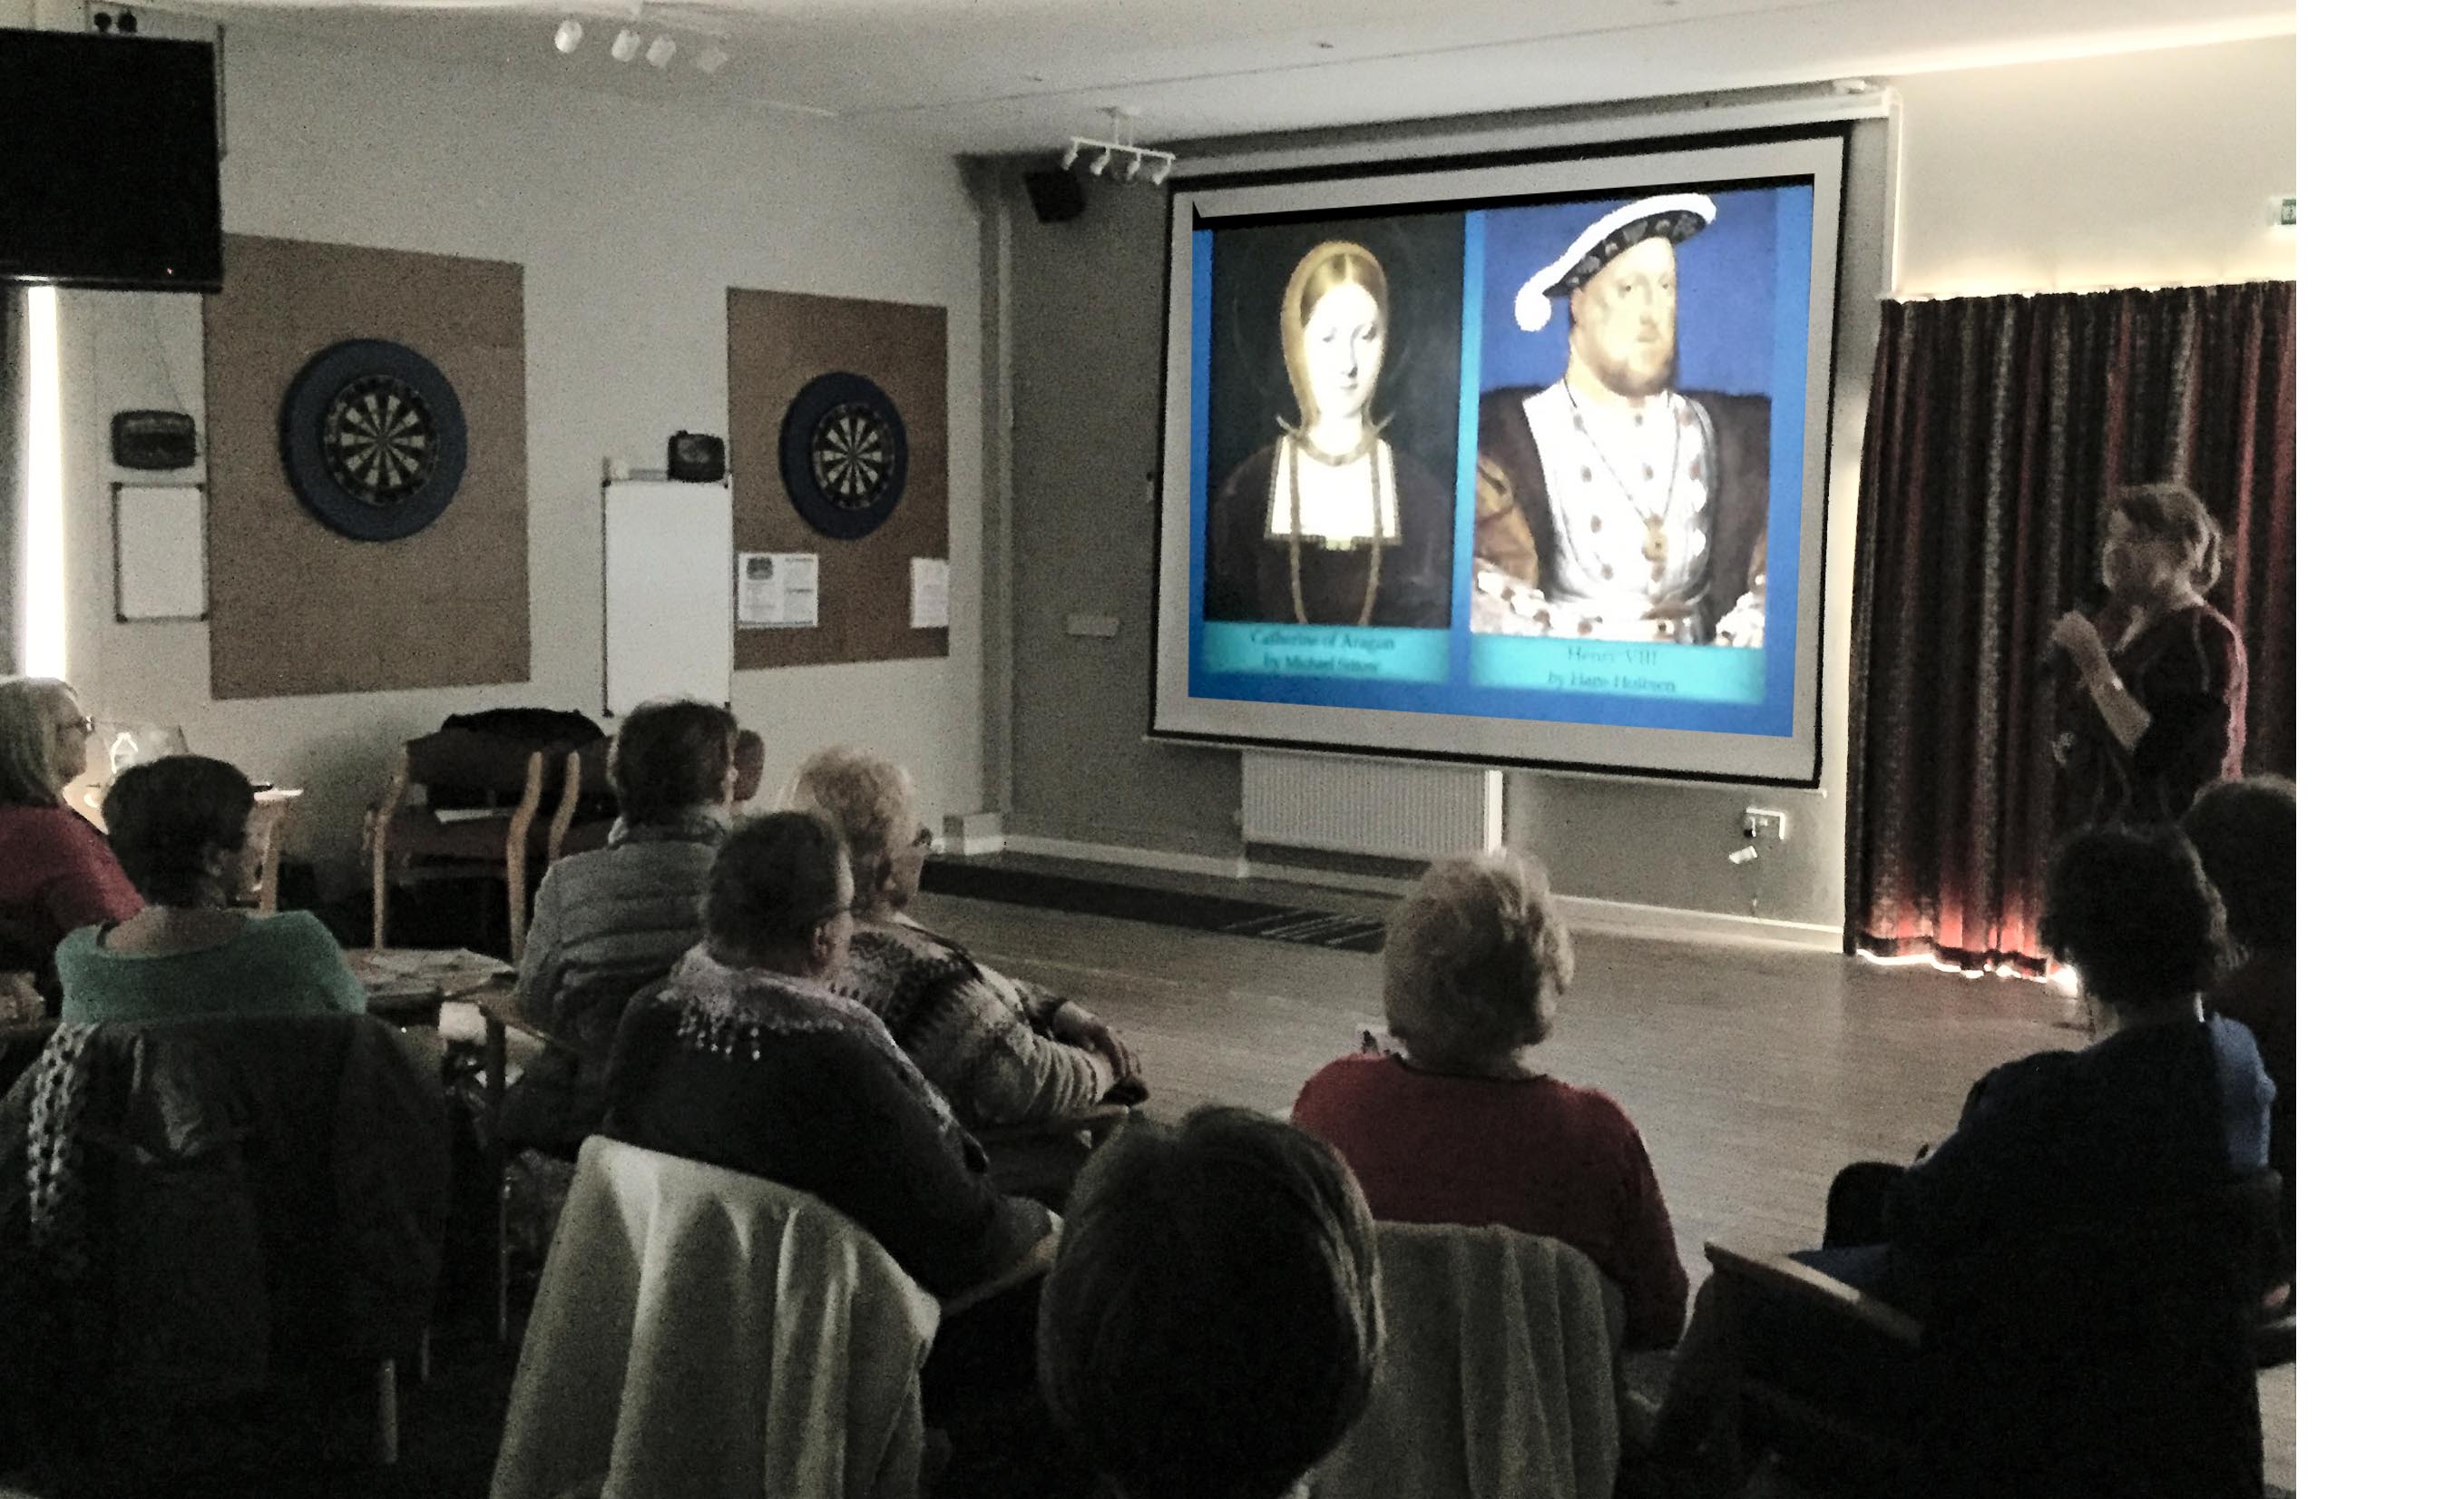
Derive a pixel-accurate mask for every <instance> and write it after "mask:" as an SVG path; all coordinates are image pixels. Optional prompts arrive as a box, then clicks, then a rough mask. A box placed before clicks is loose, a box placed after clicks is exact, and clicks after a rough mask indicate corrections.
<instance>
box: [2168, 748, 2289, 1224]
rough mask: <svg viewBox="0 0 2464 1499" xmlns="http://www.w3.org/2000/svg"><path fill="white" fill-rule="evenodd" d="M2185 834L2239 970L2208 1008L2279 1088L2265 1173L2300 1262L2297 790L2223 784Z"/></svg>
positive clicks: (2269, 779) (2266, 779) (2268, 781)
mask: <svg viewBox="0 0 2464 1499" xmlns="http://www.w3.org/2000/svg"><path fill="white" fill-rule="evenodd" d="M2182 832H2183V834H2184V835H2185V836H2187V837H2188V838H2189V840H2190V843H2191V845H2192V846H2193V847H2195V848H2196V849H2198V850H2199V862H2200V864H2201V865H2202V866H2204V867H2205V868H2206V870H2207V872H2208V882H2209V883H2210V884H2211V885H2213V886H2215V888H2216V893H2217V895H2218V896H2220V897H2222V899H2223V900H2224V903H2225V929H2226V930H2227V931H2228V932H2229V933H2231V934H2232V936H2233V946H2234V947H2235V948H2236V949H2237V950H2238V951H2237V953H2236V956H2237V957H2238V958H2239V959H2240V962H2239V963H2238V965H2237V966H2235V967H2234V968H2233V971H2232V972H2231V973H2228V974H2226V975H2225V976H2224V977H2223V978H2222V979H2220V980H2218V981H2216V986H2215V987H2214V988H2212V989H2211V990H2209V991H2208V1008H2209V1009H2211V1010H2212V1011H2214V1012H2215V1013H2216V1014H2218V1015H2222V1016H2224V1017H2226V1018H2227V1019H2229V1020H2236V1021H2239V1022H2241V1023H2242V1024H2243V1025H2247V1026H2249V1027H2250V1030H2251V1034H2252V1035H2254V1036H2255V1037H2256V1038H2257V1039H2258V1055H2259V1059H2260V1060H2261V1061H2262V1062H2264V1063H2266V1064H2267V1075H2268V1077H2269V1078H2270V1079H2272V1080H2273V1081H2274V1082H2275V1084H2276V1108H2275V1111H2274V1112H2273V1113H2272V1114H2271V1115H2270V1117H2269V1121H2268V1141H2267V1157H2268V1164H2270V1165H2272V1166H2274V1167H2275V1168H2276V1174H2277V1176H2278V1177H2280V1178H2282V1179H2283V1181H2284V1198H2283V1213H2282V1217H2281V1220H2280V1221H2281V1223H2282V1224H2283V1231H2284V1245H2283V1247H2284V1253H2285V1263H2286V1266H2287V1268H2288V1269H2289V1268H2290V1266H2291V1264H2292V1255H2293V1156H2294V1151H2293V924H2294V923H2293V783H2292V782H2290V781H2286V780H2284V779H2282V778H2281V777H2277V776H2253V777H2251V778H2250V779H2249V780H2247V781H2219V782H2217V783H2215V784H2214V785H2211V786H2210V787H2209V788H2208V789H2207V790H2206V791H2205V792H2203V793H2201V795H2200V797H2199V799H2198V800H2197V801H2195V802H2193V803H2191V804H2190V810H2189V812H2188V813H2187V814H2185V815H2184V817H2183V818H2182Z"/></svg>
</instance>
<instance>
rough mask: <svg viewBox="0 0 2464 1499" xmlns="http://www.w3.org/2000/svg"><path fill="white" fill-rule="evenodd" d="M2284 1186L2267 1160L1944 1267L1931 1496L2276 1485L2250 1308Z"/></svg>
mask: <svg viewBox="0 0 2464 1499" xmlns="http://www.w3.org/2000/svg"><path fill="white" fill-rule="evenodd" d="M2276 1201H2277V1179H2276V1176H2275V1173H2273V1172H2261V1173H2258V1174H2256V1175H2255V1176H2253V1177H2249V1178H2244V1179H2237V1180H2234V1181H2232V1182H2229V1183H2226V1184H2224V1185H2222V1186H2219V1187H2217V1188H2214V1189H2212V1190H2211V1191H2209V1192H2206V1193H2203V1194H2199V1195H2196V1196H2191V1197H2187V1198H2183V1199H2180V1200H2178V1201H2170V1202H2163V1203H2135V1204H2134V1203H2124V1204H2117V1205H2116V1206H2115V1208H2114V1209H2113V1210H2112V1211H2110V1212H2107V1213H2104V1214H2101V1215H2099V1216H2097V1217H2094V1218H2091V1219H2088V1220H2084V1221H2079V1222H2075V1223H2067V1224H2062V1225H2058V1226H2050V1227H2046V1226H2040V1227H2039V1228H2038V1230H2037V1231H2036V1232H2035V1234H2034V1235H2033V1236H2032V1237H2031V1238H2030V1239H2028V1240H2027V1241H2026V1242H2024V1243H2003V1244H1998V1245H1991V1246H1990V1247H1989V1248H1987V1249H1986V1250H1984V1251H1982V1252H1979V1253H1975V1254H1973V1255H1969V1256H1966V1257H1963V1260H1962V1262H1961V1263H1960V1264H1959V1265H1957V1266H1955V1267H1950V1268H1947V1271H1946V1272H1945V1273H1944V1274H1942V1275H1940V1276H1939V1277H1937V1279H1936V1281H1935V1285H1934V1290H1933V1302H1932V1305H1931V1307H1930V1308H1929V1309H1928V1311H1927V1312H1926V1316H1925V1337H1924V1357H1923V1360H1922V1363H1923V1366H1924V1368H1925V1387H1926V1388H1925V1400H1924V1402H1923V1403H1924V1409H1925V1411H1926V1418H1925V1429H1924V1430H1923V1431H1922V1432H1921V1433H1920V1436H1919V1443H1918V1445H1919V1450H1920V1453H1921V1457H1920V1460H1919V1463H1918V1464H1917V1469H1918V1471H1917V1472H1916V1473H1914V1474H1913V1475H1912V1484H1911V1488H1912V1490H1913V1491H1922V1492H1929V1493H1954V1492H1955V1493H1963V1494H1976V1495H1981V1496H1997V1499H1998V1496H2019V1495H2027V1496H2035V1495H2042V1496H2045V1499H2053V1496H2057V1495H2075V1494H2090V1493H2093V1494H2098V1495H2104V1496H2116V1499H2129V1496H2141V1495H2144V1496H2146V1499H2158V1496H2161V1495H2180V1494H2199V1495H2203V1496H2206V1495H2213V1496H2219V1499H2223V1496H2248V1499H2257V1496H2258V1495H2260V1494H2261V1493H2262V1492H2263V1491H2264V1488H2265V1484H2264V1477H2263V1474H2264V1455H2263V1450H2262V1446H2261V1433H2260V1428H2259V1414H2258V1387H2257V1373H2256V1366H2255V1362H2254V1359H2253V1355H2252V1349H2251V1341H2250V1320H2249V1319H2250V1313H2251V1309H2252V1307H2253V1306H2254V1305H2255V1303H2256V1300H2257V1298H2258V1296H2259V1294H2260V1292H2261V1290H2263V1289H2264V1284H2265V1283H2264V1276H2265V1272H2266V1269H2267V1245H2268V1244H2269V1241H2270V1239H2271V1237H2272V1234H2273V1228H2274V1223H2275V1217H2276Z"/></svg>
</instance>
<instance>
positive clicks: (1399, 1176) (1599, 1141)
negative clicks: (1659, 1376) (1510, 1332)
mask: <svg viewBox="0 0 2464 1499" xmlns="http://www.w3.org/2000/svg"><path fill="white" fill-rule="evenodd" d="M1292 1122H1293V1123H1294V1124H1297V1125H1299V1126H1301V1127H1302V1128H1303V1129H1306V1130H1308V1131H1309V1133H1310V1134H1312V1135H1317V1136H1318V1137H1319V1138H1320V1139H1323V1140H1325V1141H1326V1142H1327V1143H1328V1144H1330V1145H1332V1146H1333V1147H1334V1148H1335V1150H1336V1151H1338V1152H1339V1153H1341V1155H1342V1156H1343V1157H1344V1159H1345V1160H1346V1161H1348V1162H1349V1163H1350V1164H1351V1166H1352V1173H1353V1176H1355V1177H1357V1178H1359V1179H1360V1187H1361V1190H1362V1191H1363V1192H1364V1193H1366V1194H1367V1195H1368V1198H1369V1208H1370V1211H1371V1212H1372V1213H1373V1214H1374V1215H1375V1216H1376V1217H1378V1218H1381V1219H1385V1220H1389V1221H1391V1222H1396V1223H1462V1224H1465V1225H1467V1226H1478V1225H1481V1224H1485V1223H1495V1224H1498V1225H1500V1226H1502V1227H1507V1228H1515V1229H1520V1230H1522V1231H1523V1232H1525V1233H1530V1234H1540V1235H1543V1236H1545V1237H1548V1238H1551V1239H1556V1240H1560V1241H1562V1242H1563V1243H1566V1244H1569V1245H1573V1246H1574V1247H1575V1248H1577V1249H1580V1250H1581V1251H1582V1252H1583V1253H1584V1254H1586V1255H1588V1256H1589V1257H1590V1258H1591V1260H1592V1262H1593V1263H1594V1264H1595V1265H1597V1266H1598V1267H1599V1268H1600V1270H1601V1272H1602V1273H1604V1274H1606V1275H1607V1276H1608V1278H1609V1279H1610V1280H1611V1281H1614V1282H1615V1283H1616V1284H1617V1289H1618V1290H1619V1291H1621V1292H1622V1293H1623V1295H1624V1297H1625V1318H1626V1321H1625V1330H1626V1342H1627V1343H1628V1344H1629V1345H1631V1346H1634V1347H1637V1348H1667V1347H1670V1346H1672V1345H1673V1344H1675V1343H1676V1341H1677V1334H1679V1333H1680V1332H1681V1331H1683V1328H1684V1326H1685V1289H1686V1278H1685V1267H1684V1265H1683V1263H1682V1262H1680V1261H1679V1259H1678V1258H1677V1240H1676V1236H1675V1235H1674V1234H1673V1233H1672V1232H1671V1231H1670V1229H1669V1226H1668V1204H1667V1203H1666V1202H1665V1201H1662V1200H1661V1196H1660V1179H1658V1178H1657V1177H1655V1176H1654V1175H1652V1170H1651V1157H1650V1155H1649V1154H1648V1153H1646V1152H1645V1151H1644V1150H1643V1148H1642V1136H1641V1135H1639V1134H1638V1133H1636V1130H1635V1127H1634V1121H1633V1120H1631V1119H1628V1118H1627V1117H1626V1116H1625V1111H1624V1110H1622V1109H1620V1108H1618V1107H1617V1102H1616V1100H1615V1099H1612V1098H1610V1097H1609V1096H1608V1094H1606V1093H1602V1092H1597V1091H1594V1090H1592V1089H1589V1088H1574V1087H1571V1086H1569V1085H1568V1084H1565V1083H1561V1082H1558V1081H1557V1080H1556V1079H1554V1078H1550V1077H1534V1078H1525V1079H1521V1080H1518V1081H1512V1082H1507V1081H1501V1080H1495V1079H1490V1078H1479V1077H1444V1076H1439V1075H1436V1074H1433V1073H1428V1072H1419V1071H1414V1070H1413V1069H1411V1068H1409V1067H1406V1066H1405V1065H1404V1064H1403V1063H1402V1062H1401V1061H1400V1060H1399V1059H1397V1058H1395V1057H1388V1056H1375V1055H1369V1054H1365V1053H1364V1054H1360V1055H1354V1056H1347V1057H1338V1058H1336V1059H1335V1060H1334V1061H1332V1062H1330V1063H1328V1064H1327V1065H1326V1066H1325V1067H1323V1068H1321V1069H1318V1074H1317V1075H1316V1076H1315V1077H1312V1078H1310V1079H1309V1082H1308V1083H1307V1084H1305V1085H1304V1086H1303V1087H1302V1089H1301V1095H1300V1098H1299V1100H1298V1101H1297V1102H1295V1103H1294V1104H1293V1105H1292Z"/></svg>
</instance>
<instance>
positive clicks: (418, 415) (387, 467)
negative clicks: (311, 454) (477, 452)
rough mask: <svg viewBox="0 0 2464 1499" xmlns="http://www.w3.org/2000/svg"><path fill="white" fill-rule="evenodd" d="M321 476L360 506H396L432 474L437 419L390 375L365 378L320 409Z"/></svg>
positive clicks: (419, 488) (414, 392)
mask: <svg viewBox="0 0 2464 1499" xmlns="http://www.w3.org/2000/svg"><path fill="white" fill-rule="evenodd" d="M324 446H325V473H326V474H327V475H328V476H330V477H331V478H332V479H333V481H334V482H335V483H336V484H338V485H340V486H341V488H342V489H343V490H344V491H345V492H346V493H348V494H349V495H350V496H351V497H353V498H354V499H357V500H358V501H360V503H362V504H363V505H379V506H383V505H396V504H400V503H401V502H402V501H404V500H406V499H409V498H410V497H412V496H415V495H417V494H418V493H419V492H420V490H421V489H422V488H423V487H425V486H426V485H427V483H428V480H429V475H430V474H434V473H435V472H436V418H435V417H434V416H433V415H432V414H430V413H429V409H428V403H427V402H425V401H423V400H421V399H420V398H419V392H418V391H417V390H415V389H413V388H412V387H411V386H408V385H407V384H405V383H404V382H402V381H400V380H396V379H395V378H394V377H392V376H391V375H364V376H362V377H361V378H360V379H358V380H354V381H352V382H351V383H350V384H349V385H347V386H343V387H342V389H341V392H340V393H339V394H337V395H336V396H335V397H334V400H333V403H332V404H331V405H329V406H328V407H326V408H325V445H324Z"/></svg>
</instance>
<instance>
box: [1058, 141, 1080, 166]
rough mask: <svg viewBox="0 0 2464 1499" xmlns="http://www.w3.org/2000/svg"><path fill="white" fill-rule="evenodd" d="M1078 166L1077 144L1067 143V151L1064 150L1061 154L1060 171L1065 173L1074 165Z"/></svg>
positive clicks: (1073, 142)
mask: <svg viewBox="0 0 2464 1499" xmlns="http://www.w3.org/2000/svg"><path fill="white" fill-rule="evenodd" d="M1075 165H1078V143H1077V142H1075V141H1072V142H1070V143H1069V149H1067V150H1066V151H1064V152H1062V153H1061V169H1062V170H1063V171H1065V172H1066V171H1067V170H1068V169H1069V168H1071V167H1072V166H1075Z"/></svg>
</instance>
